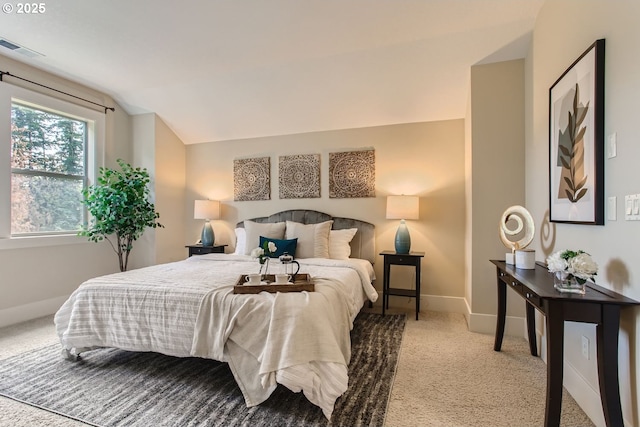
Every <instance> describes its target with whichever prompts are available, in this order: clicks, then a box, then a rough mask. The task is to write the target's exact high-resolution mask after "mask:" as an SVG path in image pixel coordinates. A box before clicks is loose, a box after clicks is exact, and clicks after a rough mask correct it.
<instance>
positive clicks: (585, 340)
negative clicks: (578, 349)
mask: <svg viewBox="0 0 640 427" xmlns="http://www.w3.org/2000/svg"><path fill="white" fill-rule="evenodd" d="M582 357H584V358H585V359H587V360H589V338H587V337H585V336H584V335H583V336H582Z"/></svg>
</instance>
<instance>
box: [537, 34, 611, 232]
mask: <svg viewBox="0 0 640 427" xmlns="http://www.w3.org/2000/svg"><path fill="white" fill-rule="evenodd" d="M604 46H605V43H604V39H601V40H597V41H596V42H595V43H593V44H592V45H591V46H590V47H589V48H588V49H587V50H586V51H585V52H584V53H583V54H582V55H581V56H580V57H579V58H578V59H577V60H576V61H575V62H574V63H573V64H572V65H571V66H570V67H569V68H568V69H567V70H566V71H565V72H564V73H563V74H562V75H561V76H560V78H559V79H558V80H557V81H556V82H555V83H554V84H553V86H551V88H550V89H549V212H550V220H551V222H566V223H574V224H590V225H603V224H604Z"/></svg>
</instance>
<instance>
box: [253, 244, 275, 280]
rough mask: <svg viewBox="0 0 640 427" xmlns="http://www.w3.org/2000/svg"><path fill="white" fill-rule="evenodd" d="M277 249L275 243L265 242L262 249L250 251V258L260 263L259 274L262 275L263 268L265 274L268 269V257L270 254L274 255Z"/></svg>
mask: <svg viewBox="0 0 640 427" xmlns="http://www.w3.org/2000/svg"><path fill="white" fill-rule="evenodd" d="M277 250H278V247H277V246H276V244H275V243H273V242H271V241H268V240H266V241H265V242H264V243H263V244H262V247H260V246H258V247H257V248H254V249H252V250H251V257H252V258H257V259H258V261H259V262H260V273H261V274H262V270H263V267H264V273H265V274H266V272H267V269H268V268H269V257H270V255H271V254H274V253H276V251H277Z"/></svg>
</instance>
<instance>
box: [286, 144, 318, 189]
mask: <svg viewBox="0 0 640 427" xmlns="http://www.w3.org/2000/svg"><path fill="white" fill-rule="evenodd" d="M278 165H279V172H278V185H279V187H280V198H281V199H306V198H317V197H320V154H297V155H292V156H280V158H279V164H278Z"/></svg>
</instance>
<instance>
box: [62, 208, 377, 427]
mask: <svg viewBox="0 0 640 427" xmlns="http://www.w3.org/2000/svg"><path fill="white" fill-rule="evenodd" d="M374 234H375V230H374V227H373V225H372V224H370V223H367V222H364V221H359V220H355V219H349V218H339V217H332V216H330V215H328V214H325V213H322V212H317V211H311V210H289V211H283V212H279V213H277V214H274V215H271V216H269V217H262V218H253V219H251V220H246V221H243V222H241V223H238V224H237V228H236V235H237V237H238V241H237V244H236V250H235V252H234V253H233V254H208V255H199V256H194V257H190V258H187V259H186V260H183V261H178V262H173V263H167V264H161V265H156V266H151V267H146V268H141V269H137V270H132V271H127V272H123V273H116V274H111V275H106V276H101V277H97V278H93V279H90V280H87V281H86V282H84V283H83V284H82V285H80V286H79V287H78V289H77V290H76V291H74V292H73V294H72V295H71V296H70V297H69V299H68V300H67V301H66V302H65V303H64V304H63V305H62V307H61V308H60V310H58V312H57V313H56V315H55V325H56V332H57V334H58V336H59V338H60V342H61V344H62V348H63V354H65V355H66V356H67V357H68V358H70V359H77V358H79V357H80V354H81V353H82V352H85V351H90V350H91V349H94V348H99V347H114V348H119V349H123V350H129V351H151V352H158V353H163V354H167V355H171V356H177V357H194V356H195V357H203V358H209V359H214V360H218V361H222V362H226V363H228V364H229V367H230V369H231V371H232V373H233V375H234V378H235V379H236V382H237V383H238V386H239V388H240V390H241V392H242V394H243V396H244V399H245V402H246V404H247V406H248V407H251V406H255V405H258V404H260V403H261V402H263V401H265V400H266V399H267V398H268V397H269V395H270V394H271V393H272V392H273V391H274V390H275V388H276V386H277V384H282V385H284V386H286V387H287V388H289V389H290V390H292V391H294V392H303V393H304V395H305V396H306V397H307V399H308V400H309V401H310V402H312V403H313V404H315V405H317V406H319V407H320V408H321V409H322V411H323V413H324V415H325V416H326V417H327V418H328V419H330V417H331V413H332V411H333V407H334V404H335V401H336V399H337V398H338V397H339V396H340V395H342V394H343V393H344V392H345V391H346V390H347V387H348V381H349V378H348V375H347V366H348V363H349V360H350V358H351V342H350V330H351V329H352V327H353V321H354V319H355V317H356V315H357V314H358V312H359V311H360V309H361V308H362V306H363V305H364V304H365V302H367V301H369V302H375V301H376V299H377V297H378V294H377V292H376V290H375V288H374V287H373V282H374V280H375V274H374V271H373V267H372V263H373V260H374V257H375V249H374V248H375V246H374ZM260 236H263V238H264V237H266V238H267V239H269V241H274V242H276V243H277V245H281V246H283V247H284V246H287V245H290V244H291V242H296V244H297V247H296V248H295V249H294V250H295V251H296V252H295V253H296V260H297V261H298V262H299V264H300V273H306V274H309V275H310V277H311V278H312V281H313V282H314V284H315V291H314V292H289V293H280V292H278V293H268V292H261V293H259V294H253V295H246V294H241V295H240V294H234V293H233V286H234V285H235V284H236V282H237V281H238V278H239V277H240V276H241V275H243V274H246V273H249V272H251V273H254V272H258V270H259V268H260V264H259V263H258V262H257V260H256V259H255V258H253V257H251V255H249V254H250V252H251V251H252V250H253V249H254V248H255V247H257V246H258V245H259V237H260ZM287 247H289V246H287ZM298 254H299V255H302V256H298ZM269 264H270V267H269V268H270V270H269V273H271V274H274V273H278V272H284V267H285V266H284V265H282V264H280V263H279V262H278V260H277V258H272V259H271V261H270V263H269Z"/></svg>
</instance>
